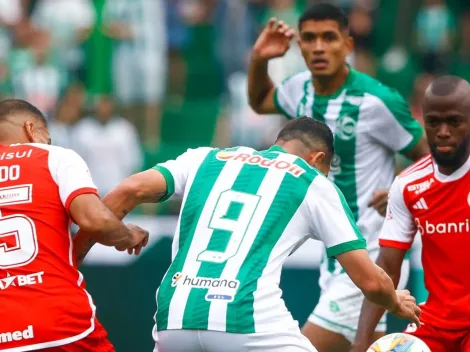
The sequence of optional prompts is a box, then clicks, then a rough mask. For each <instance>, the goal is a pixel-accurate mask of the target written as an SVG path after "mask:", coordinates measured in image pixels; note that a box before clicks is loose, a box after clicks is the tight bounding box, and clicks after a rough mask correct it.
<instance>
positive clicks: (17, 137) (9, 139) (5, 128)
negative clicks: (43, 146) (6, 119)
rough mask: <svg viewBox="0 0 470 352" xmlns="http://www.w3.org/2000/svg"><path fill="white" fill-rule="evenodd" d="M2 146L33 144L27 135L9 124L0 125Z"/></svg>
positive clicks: (0, 142)
mask: <svg viewBox="0 0 470 352" xmlns="http://www.w3.org/2000/svg"><path fill="white" fill-rule="evenodd" d="M0 125H1V127H0V144H3V145H10V144H17V143H31V142H30V141H29V140H28V138H27V137H26V135H25V134H24V133H22V132H20V131H18V130H17V129H16V128H12V127H11V126H9V125H8V124H0Z"/></svg>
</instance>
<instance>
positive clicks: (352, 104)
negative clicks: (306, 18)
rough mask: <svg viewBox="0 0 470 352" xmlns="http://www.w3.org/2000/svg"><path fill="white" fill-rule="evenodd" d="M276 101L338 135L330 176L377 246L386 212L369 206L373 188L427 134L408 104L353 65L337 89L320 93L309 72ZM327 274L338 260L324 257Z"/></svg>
mask: <svg viewBox="0 0 470 352" xmlns="http://www.w3.org/2000/svg"><path fill="white" fill-rule="evenodd" d="M274 102H275V104H276V106H277V108H278V110H279V111H281V112H283V113H284V114H285V115H286V116H287V117H289V118H297V117H302V116H311V117H313V118H314V119H317V120H320V121H322V122H325V123H326V124H327V125H328V126H329V127H330V129H331V130H332V131H333V133H334V135H335V152H336V155H335V157H334V158H333V161H332V168H331V172H330V174H329V176H330V179H331V180H332V181H334V183H335V184H336V185H337V186H338V188H339V189H340V190H341V191H342V192H343V194H344V196H345V198H346V201H347V203H348V205H349V207H350V208H351V210H352V212H353V215H354V219H355V220H356V222H357V225H358V227H359V229H360V231H361V233H362V234H363V236H364V238H365V239H366V240H367V247H368V249H369V251H372V250H377V249H378V235H379V232H380V228H381V226H382V223H383V220H384V219H383V217H382V216H380V214H379V213H378V212H377V211H376V210H375V209H374V208H371V207H369V206H368V203H369V201H370V199H371V198H372V195H373V193H374V191H376V190H379V189H387V188H389V187H390V185H391V184H392V182H393V179H394V177H395V158H394V156H395V153H396V152H402V153H403V152H406V151H408V150H410V149H412V148H413V147H414V146H415V145H416V143H418V141H419V140H420V139H421V136H422V135H423V129H422V127H421V125H420V124H419V123H418V121H416V120H415V119H413V117H412V116H411V114H410V112H409V109H408V106H407V103H406V102H405V101H404V100H403V98H402V97H401V96H400V95H399V94H398V93H397V92H396V91H394V90H393V89H391V88H388V87H387V86H384V85H383V84H381V83H380V82H379V81H377V80H375V79H373V78H371V77H369V76H367V75H366V74H363V73H360V72H358V71H355V70H353V69H351V70H350V74H349V76H348V78H347V80H346V82H345V83H344V84H343V86H342V87H341V88H340V89H338V91H337V92H336V93H335V94H333V95H330V96H319V95H316V94H315V90H314V87H313V84H312V74H311V73H310V71H306V72H301V73H299V74H296V75H294V76H292V77H290V78H288V79H286V80H285V81H284V82H283V83H281V84H280V85H279V86H278V87H277V89H276V93H275V98H274ZM321 269H322V278H321V280H320V285H321V286H322V287H323V283H324V282H323V281H324V280H327V275H325V274H326V273H340V272H341V270H342V269H341V267H340V265H339V263H337V262H336V261H335V260H324V261H323V262H322V268H321Z"/></svg>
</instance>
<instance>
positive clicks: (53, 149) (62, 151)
mask: <svg viewBox="0 0 470 352" xmlns="http://www.w3.org/2000/svg"><path fill="white" fill-rule="evenodd" d="M22 145H24V146H29V147H31V148H35V149H38V150H44V151H46V152H48V153H50V154H57V155H71V154H77V153H76V152H75V151H73V150H72V149H68V148H64V147H59V146H57V145H50V144H43V143H25V144H22Z"/></svg>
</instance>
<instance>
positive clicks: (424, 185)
mask: <svg viewBox="0 0 470 352" xmlns="http://www.w3.org/2000/svg"><path fill="white" fill-rule="evenodd" d="M433 183H434V179H433V178H432V179H430V180H427V181H424V182H421V183H418V184H416V185H410V186H408V188H407V189H408V191H409V192H415V194H420V193H423V192H424V191H427V190H428V189H429V188H431V185H432V184H433Z"/></svg>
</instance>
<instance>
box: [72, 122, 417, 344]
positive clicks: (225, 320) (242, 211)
mask: <svg viewBox="0 0 470 352" xmlns="http://www.w3.org/2000/svg"><path fill="white" fill-rule="evenodd" d="M333 153H334V147H333V134H332V132H331V130H330V129H329V128H328V126H327V125H326V124H324V123H322V122H319V121H315V120H313V119H311V118H300V119H297V120H293V121H291V122H289V123H288V124H287V125H286V126H285V127H284V129H283V130H282V131H281V132H280V133H279V136H278V139H277V141H276V144H275V145H274V146H272V147H271V148H270V149H268V150H264V151H256V150H254V149H252V148H248V147H237V148H230V149H225V150H220V149H214V148H198V149H190V150H188V151H187V152H186V153H184V154H182V155H180V156H179V157H178V158H176V160H171V161H167V162H165V163H162V164H159V165H157V166H155V168H153V169H150V170H147V171H144V172H141V173H138V174H136V175H133V176H131V177H129V178H128V179H126V180H124V181H123V182H122V183H121V184H120V185H118V186H117V188H116V189H114V190H113V191H111V193H110V194H108V195H107V196H105V197H104V199H103V201H104V202H105V204H106V205H107V206H108V207H109V208H110V209H111V210H112V211H113V212H114V213H115V214H116V215H117V216H118V217H119V218H122V217H124V215H125V214H126V213H127V212H129V211H131V210H132V209H134V207H136V206H137V205H138V204H140V203H145V202H156V201H164V200H166V199H168V198H169V197H171V196H173V195H174V196H179V197H182V198H183V203H182V209H181V213H180V218H179V222H178V225H177V230H176V233H175V237H174V240H173V253H172V264H171V266H170V268H169V269H168V271H167V273H166V275H165V277H164V278H163V281H162V283H161V285H160V287H159V289H158V293H157V306H158V312H157V314H156V326H155V329H154V334H153V336H154V339H155V340H156V348H155V351H159V350H160V351H161V352H166V351H168V352H169V351H171V352H202V351H205V352H219V351H224V352H239V351H247V352H257V351H270V352H301V351H304V352H307V351H311V352H313V351H316V349H315V347H313V346H312V345H311V343H310V342H309V341H308V339H307V338H306V337H304V336H303V335H302V334H301V333H300V329H299V327H298V324H297V322H296V321H294V319H293V318H292V316H291V315H290V313H289V311H288V310H287V308H286V307H285V304H284V302H283V300H282V299H281V290H280V288H279V280H280V275H281V269H282V264H283V263H284V261H285V260H286V258H287V257H288V256H289V254H291V253H292V252H293V251H294V250H295V249H296V248H298V247H299V246H300V245H301V244H302V243H304V242H305V241H306V240H307V239H308V238H314V239H317V240H320V241H323V243H324V244H325V246H326V247H327V252H328V255H329V256H331V257H336V258H337V259H338V260H339V261H340V262H341V264H342V265H343V267H344V268H345V270H346V272H347V273H348V274H349V275H350V276H351V278H352V280H353V282H354V283H355V284H356V285H357V286H358V287H360V288H361V290H362V291H363V292H364V294H365V295H366V297H368V298H369V299H371V300H372V301H374V302H375V303H377V304H380V305H382V306H384V307H386V308H387V309H388V310H390V311H391V312H392V313H394V314H396V315H398V316H401V317H404V318H407V319H411V320H413V321H415V322H418V318H417V315H419V308H418V307H417V306H416V304H415V301H414V298H413V297H410V296H409V293H406V292H400V291H398V292H397V293H395V290H394V289H393V286H392V282H391V280H390V278H389V277H388V276H386V275H384V273H383V271H381V270H380V269H378V267H376V266H375V265H374V264H373V262H372V261H371V259H370V258H369V256H368V254H367V251H366V249H365V248H366V243H365V240H364V239H363V238H362V236H361V234H360V232H359V230H358V228H357V226H356V224H355V223H354V221H353V220H352V219H353V217H352V215H351V211H350V209H349V207H348V206H347V204H346V202H345V200H344V196H343V194H342V193H341V191H339V190H338V188H337V187H336V186H335V185H334V184H333V183H332V182H331V181H329V180H328V179H327V178H326V176H325V175H326V174H328V171H329V168H330V162H331V158H332V156H333ZM85 237H86V236H85ZM77 250H80V248H77ZM221 346H223V347H221ZM160 351H159V352H160Z"/></svg>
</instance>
